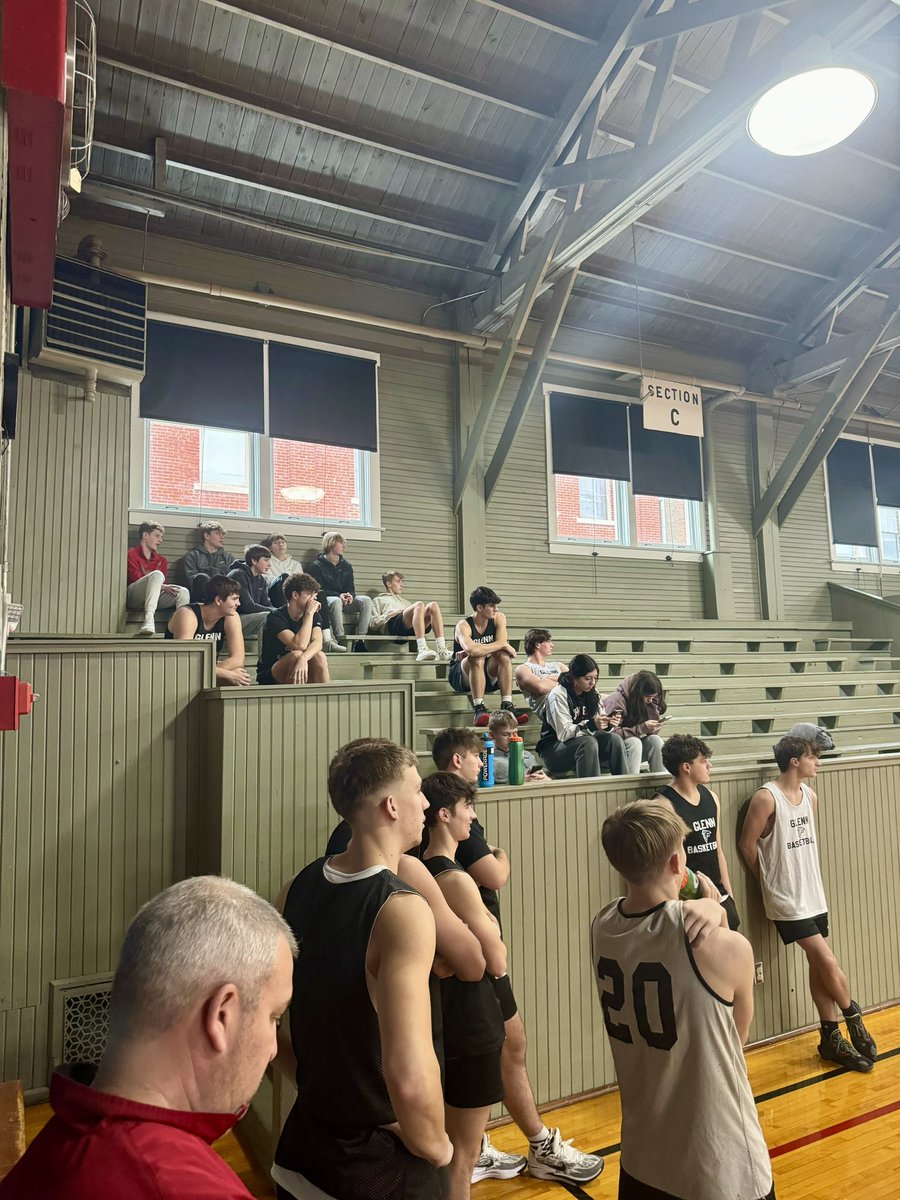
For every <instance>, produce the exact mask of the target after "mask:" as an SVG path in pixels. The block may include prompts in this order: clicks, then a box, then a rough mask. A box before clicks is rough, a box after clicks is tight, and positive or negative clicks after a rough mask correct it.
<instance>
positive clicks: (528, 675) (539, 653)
mask: <svg viewBox="0 0 900 1200" xmlns="http://www.w3.org/2000/svg"><path fill="white" fill-rule="evenodd" d="M525 653H526V654H527V655H528V657H527V658H526V659H525V661H524V662H523V663H520V664H519V665H518V666H517V667H516V683H517V684H518V685H519V691H520V692H522V694H523V695H524V696H525V698H526V700H527V701H528V704H529V706H530V707H531V711H532V712H533V713H534V714H535V716H537V717H542V716H543V715H544V708H545V706H546V703H547V697H548V696H549V695H550V693H551V692H552V691H553V689H554V688H555V687H556V685H557V684H558V683H559V677H560V675H562V673H563V671H565V670H566V669H567V664H566V663H562V662H552V661H551V659H550V655H551V654H552V653H553V635H552V634H551V633H550V630H549V629H529V630H528V632H527V633H526V634H525Z"/></svg>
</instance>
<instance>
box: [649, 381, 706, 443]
mask: <svg viewBox="0 0 900 1200" xmlns="http://www.w3.org/2000/svg"><path fill="white" fill-rule="evenodd" d="M641 400H642V402H643V407H644V428H645V429H659V430H661V431H662V432H663V433H682V434H684V435H685V436H687V437H703V396H702V394H701V391H700V388H699V387H696V386H695V385H694V384H692V383H679V382H678V381H677V380H674V379H657V378H655V377H651V376H648V375H642V376H641Z"/></svg>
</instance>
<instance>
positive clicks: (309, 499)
mask: <svg viewBox="0 0 900 1200" xmlns="http://www.w3.org/2000/svg"><path fill="white" fill-rule="evenodd" d="M280 490H281V494H282V496H283V497H284V498H285V500H290V501H292V502H293V503H295V504H315V503H316V501H317V500H321V499H322V498H323V496H324V495H325V489H324V488H319V487H311V486H310V485H309V484H308V483H301V484H299V485H298V486H297V487H283V488H281V489H280Z"/></svg>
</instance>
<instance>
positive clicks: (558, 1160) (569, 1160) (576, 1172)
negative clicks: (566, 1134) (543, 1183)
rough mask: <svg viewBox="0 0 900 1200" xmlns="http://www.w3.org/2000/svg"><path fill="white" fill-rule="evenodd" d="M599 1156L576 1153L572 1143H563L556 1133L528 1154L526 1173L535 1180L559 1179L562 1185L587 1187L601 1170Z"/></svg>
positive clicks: (570, 1141) (560, 1136) (551, 1131)
mask: <svg viewBox="0 0 900 1200" xmlns="http://www.w3.org/2000/svg"><path fill="white" fill-rule="evenodd" d="M603 1166H604V1163H603V1159H602V1158H601V1157H600V1155H599V1154H585V1153H584V1152H583V1151H581V1150H576V1149H575V1147H574V1146H573V1145H572V1139H571V1138H570V1139H569V1141H567V1142H564V1141H563V1140H562V1135H561V1134H560V1132H559V1130H558V1129H551V1130H550V1137H549V1138H548V1139H547V1141H546V1142H544V1143H543V1145H541V1146H539V1147H538V1149H537V1150H535V1149H534V1147H531V1149H529V1151H528V1173H529V1174H530V1175H533V1176H534V1177H535V1178H536V1179H559V1180H562V1181H563V1182H565V1183H576V1184H577V1183H590V1182H591V1180H592V1179H596V1178H597V1176H598V1175H599V1174H600V1172H601V1171H602V1170H603Z"/></svg>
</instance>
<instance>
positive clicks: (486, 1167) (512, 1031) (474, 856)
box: [431, 728, 603, 1184]
mask: <svg viewBox="0 0 900 1200" xmlns="http://www.w3.org/2000/svg"><path fill="white" fill-rule="evenodd" d="M480 744H481V743H480V741H479V739H478V735H477V734H475V733H473V732H472V730H471V729H459V728H451V729H444V730H442V731H441V732H440V733H439V734H438V735H437V737H436V738H435V739H434V743H433V745H432V748H431V756H432V758H433V759H434V762H435V765H436V766H437V768H438V770H439V771H449V772H450V773H451V774H453V775H457V776H459V778H460V779H462V780H464V781H465V782H466V783H475V782H477V780H478V771H479V768H480V766H481V758H480V755H479V746H480ZM456 860H457V862H458V863H459V864H460V865H461V866H463V867H465V869H466V870H467V871H468V873H469V874H470V875H471V877H472V878H473V879H474V880H475V882H476V883H477V884H478V889H479V891H480V893H481V898H482V900H483V901H484V905H485V907H486V908H487V910H488V912H489V913H490V914H491V915H492V916H494V917H496V919H497V921H498V923H499V921H500V898H499V896H498V895H497V890H498V889H499V888H502V887H505V886H506V883H507V881H508V879H509V858H508V857H507V854H506V851H505V850H504V849H503V848H502V847H500V846H492V845H491V844H490V843H489V842H488V840H487V838H486V837H485V833H484V829H483V828H482V827H481V825H480V824H479V822H478V821H477V820H475V821H473V822H472V828H471V836H470V837H469V838H468V839H467V840H466V841H464V842H460V844H459V847H458V848H457V852H456ZM495 990H496V992H497V996H498V998H499V1000H500V1011H501V1012H502V1013H503V1020H504V1025H505V1029H506V1040H505V1042H504V1043H503V1051H502V1054H501V1057H500V1067H501V1070H502V1072H503V1091H504V1097H503V1099H504V1103H505V1104H506V1108H507V1111H508V1112H509V1115H510V1116H511V1117H512V1119H513V1120H514V1121H515V1123H516V1124H517V1125H518V1127H519V1128H520V1129H521V1131H522V1132H523V1133H524V1134H525V1136H526V1137H527V1138H528V1157H527V1159H526V1158H525V1157H524V1156H523V1155H521V1154H507V1153H506V1152H505V1151H503V1150H500V1149H499V1147H497V1146H495V1145H494V1144H493V1143H492V1142H491V1140H490V1138H489V1137H488V1135H487V1134H485V1135H484V1138H483V1140H482V1145H481V1154H480V1155H479V1156H478V1161H477V1162H476V1164H475V1170H474V1171H473V1172H472V1182H473V1183H478V1181H479V1180H481V1179H510V1178H512V1176H514V1175H518V1174H519V1173H520V1172H521V1171H522V1170H523V1169H524V1167H526V1166H527V1167H528V1171H529V1173H530V1174H531V1175H534V1176H535V1178H537V1179H558V1180H560V1181H562V1182H564V1183H574V1184H585V1183H590V1181H591V1180H592V1179H596V1178H597V1176H598V1175H599V1174H600V1172H601V1171H602V1170H603V1159H602V1158H601V1157H600V1155H599V1154H585V1153H584V1152H583V1151H582V1150H578V1149H577V1148H576V1147H575V1146H573V1145H572V1144H571V1141H567V1140H564V1139H563V1137H562V1134H561V1133H560V1131H559V1129H548V1128H547V1126H546V1125H545V1124H544V1122H543V1121H542V1120H541V1117H540V1114H539V1113H538V1110H537V1105H536V1104H535V1102H534V1091H533V1090H532V1087H531V1081H530V1080H529V1078H528V1067H527V1064H526V1061H525V1049H526V1039H525V1025H524V1022H523V1021H522V1017H521V1015H520V1014H519V1010H518V1006H517V1004H516V998H515V995H514V994H513V990H512V984H511V983H510V980H509V976H508V975H504V976H503V977H502V978H500V979H498V980H496V985H495Z"/></svg>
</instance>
